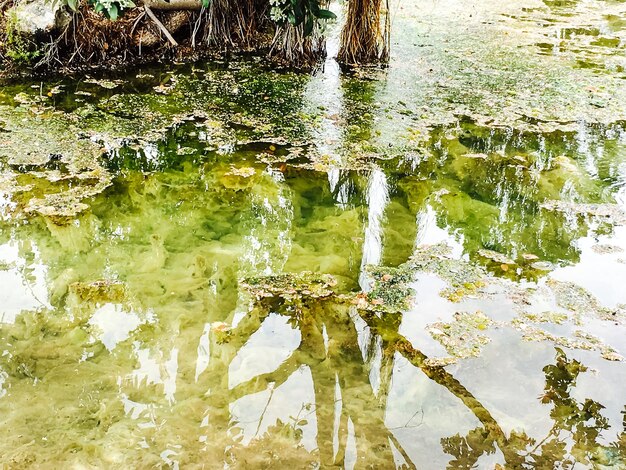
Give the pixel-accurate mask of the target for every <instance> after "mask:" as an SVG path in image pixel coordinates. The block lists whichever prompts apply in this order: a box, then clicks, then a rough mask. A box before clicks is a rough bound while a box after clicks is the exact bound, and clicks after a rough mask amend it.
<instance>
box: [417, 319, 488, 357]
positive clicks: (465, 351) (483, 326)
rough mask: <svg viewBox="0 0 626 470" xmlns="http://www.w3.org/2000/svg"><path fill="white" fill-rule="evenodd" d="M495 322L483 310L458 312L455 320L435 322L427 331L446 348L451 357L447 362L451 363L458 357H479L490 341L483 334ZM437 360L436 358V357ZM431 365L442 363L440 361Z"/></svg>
mask: <svg viewBox="0 0 626 470" xmlns="http://www.w3.org/2000/svg"><path fill="white" fill-rule="evenodd" d="M493 324H494V322H493V321H492V320H491V319H490V318H489V317H487V316H486V315H485V314H484V313H483V312H481V311H477V312H474V313H468V312H457V313H455V314H454V321H452V322H450V323H443V322H438V323H433V324H432V325H429V326H428V327H427V328H426V331H428V332H429V333H430V335H431V336H432V337H433V338H434V339H436V340H437V341H438V342H439V343H441V345H442V346H443V347H444V348H445V349H446V351H447V352H448V354H450V356H451V357H450V358H446V361H445V362H446V363H447V364H451V363H453V362H455V361H456V360H458V359H466V358H469V357H477V356H478V355H479V354H480V352H481V351H482V349H483V347H484V346H485V345H486V344H488V343H489V342H490V339H489V337H488V336H486V335H485V334H483V332H484V331H485V330H487V329H488V328H489V327H491V326H492V325H493ZM435 360H436V359H435ZM429 365H440V362H436V363H431V364H429Z"/></svg>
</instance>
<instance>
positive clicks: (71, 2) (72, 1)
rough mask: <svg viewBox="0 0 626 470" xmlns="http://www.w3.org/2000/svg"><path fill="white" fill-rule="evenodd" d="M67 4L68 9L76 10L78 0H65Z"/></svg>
mask: <svg viewBox="0 0 626 470" xmlns="http://www.w3.org/2000/svg"><path fill="white" fill-rule="evenodd" d="M67 6H68V7H70V10H72V11H76V10H77V9H78V0H67Z"/></svg>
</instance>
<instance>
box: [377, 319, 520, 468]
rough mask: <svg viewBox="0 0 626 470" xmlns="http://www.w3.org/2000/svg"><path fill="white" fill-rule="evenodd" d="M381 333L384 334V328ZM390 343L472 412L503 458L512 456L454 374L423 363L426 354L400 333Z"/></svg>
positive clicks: (488, 415)
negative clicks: (495, 443) (498, 448)
mask: <svg viewBox="0 0 626 470" xmlns="http://www.w3.org/2000/svg"><path fill="white" fill-rule="evenodd" d="M381 334H384V330H383V331H382V332H381ZM390 344H392V345H393V347H394V348H395V349H396V351H398V352H399V353H400V354H402V355H403V356H404V357H405V358H406V359H407V360H408V361H409V362H410V363H411V364H413V365H414V366H415V367H418V368H419V369H420V370H421V371H422V372H424V374H426V376H428V378H429V379H431V380H433V381H434V382H436V383H437V384H439V385H441V386H443V387H445V388H446V389H448V391H449V392H450V393H452V394H453V395H454V396H456V397H457V398H458V399H460V400H461V401H462V402H463V404H464V405H465V406H466V407H467V408H468V409H469V410H470V411H471V412H472V413H474V415H475V416H476V418H478V420H479V421H480V422H481V423H482V425H483V426H484V427H485V429H486V430H487V431H488V432H489V434H490V436H491V437H492V438H493V439H494V441H495V442H497V443H498V446H499V447H500V450H501V451H502V453H503V454H504V457H505V460H507V461H508V460H509V457H512V455H511V451H510V450H509V445H508V439H507V437H506V434H505V433H504V431H503V430H502V428H501V427H500V425H499V424H498V422H497V421H496V420H495V418H494V417H493V416H491V413H489V410H487V409H486V408H485V407H484V406H483V405H482V403H480V402H479V401H478V400H477V399H476V397H474V395H472V394H471V393H470V391H469V390H467V389H466V388H465V387H464V386H463V385H462V384H461V382H459V381H458V380H457V379H455V378H454V376H452V375H451V374H450V373H449V372H447V371H446V370H445V369H444V368H443V367H432V366H428V365H427V364H426V363H425V361H426V359H427V356H426V355H425V354H423V353H422V352H421V351H418V350H417V349H415V348H414V347H413V345H412V344H411V343H410V341H409V340H407V339H406V338H405V337H404V336H402V335H400V334H398V335H396V336H395V338H392V339H390Z"/></svg>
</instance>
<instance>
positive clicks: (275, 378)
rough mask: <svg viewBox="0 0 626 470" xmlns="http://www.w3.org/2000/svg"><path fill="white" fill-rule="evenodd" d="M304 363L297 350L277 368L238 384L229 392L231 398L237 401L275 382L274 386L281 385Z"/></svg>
mask: <svg viewBox="0 0 626 470" xmlns="http://www.w3.org/2000/svg"><path fill="white" fill-rule="evenodd" d="M303 363H304V361H303V360H302V355H301V354H300V352H299V351H298V350H296V351H295V352H294V353H292V354H291V356H289V357H288V358H287V359H285V360H284V361H283V362H282V363H281V364H280V365H279V366H278V368H277V369H276V370H274V371H272V372H268V373H266V374H261V375H257V376H256V377H253V378H252V379H250V380H248V381H246V382H242V383H240V384H239V385H236V386H235V387H234V388H233V389H232V390H231V391H230V393H229V395H230V397H231V400H232V401H236V400H239V399H240V398H242V397H244V396H246V395H252V394H254V393H259V392H262V391H263V390H265V389H267V388H268V387H269V385H270V384H272V383H273V384H274V388H278V387H280V386H281V385H282V384H284V383H285V382H286V381H287V379H288V378H289V377H290V376H291V374H293V373H294V372H295V371H297V370H298V369H299V368H300V366H301V365H302V364H303Z"/></svg>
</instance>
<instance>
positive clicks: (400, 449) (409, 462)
mask: <svg viewBox="0 0 626 470" xmlns="http://www.w3.org/2000/svg"><path fill="white" fill-rule="evenodd" d="M389 439H391V442H392V443H393V445H394V447H395V448H396V450H397V451H398V452H400V455H402V457H403V458H404V461H405V462H406V464H407V465H408V466H409V468H413V469H417V467H416V466H415V464H414V463H413V461H412V460H411V457H409V454H407V453H406V450H404V448H403V447H402V445H400V443H399V442H398V439H396V436H394V435H393V433H392V432H389Z"/></svg>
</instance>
